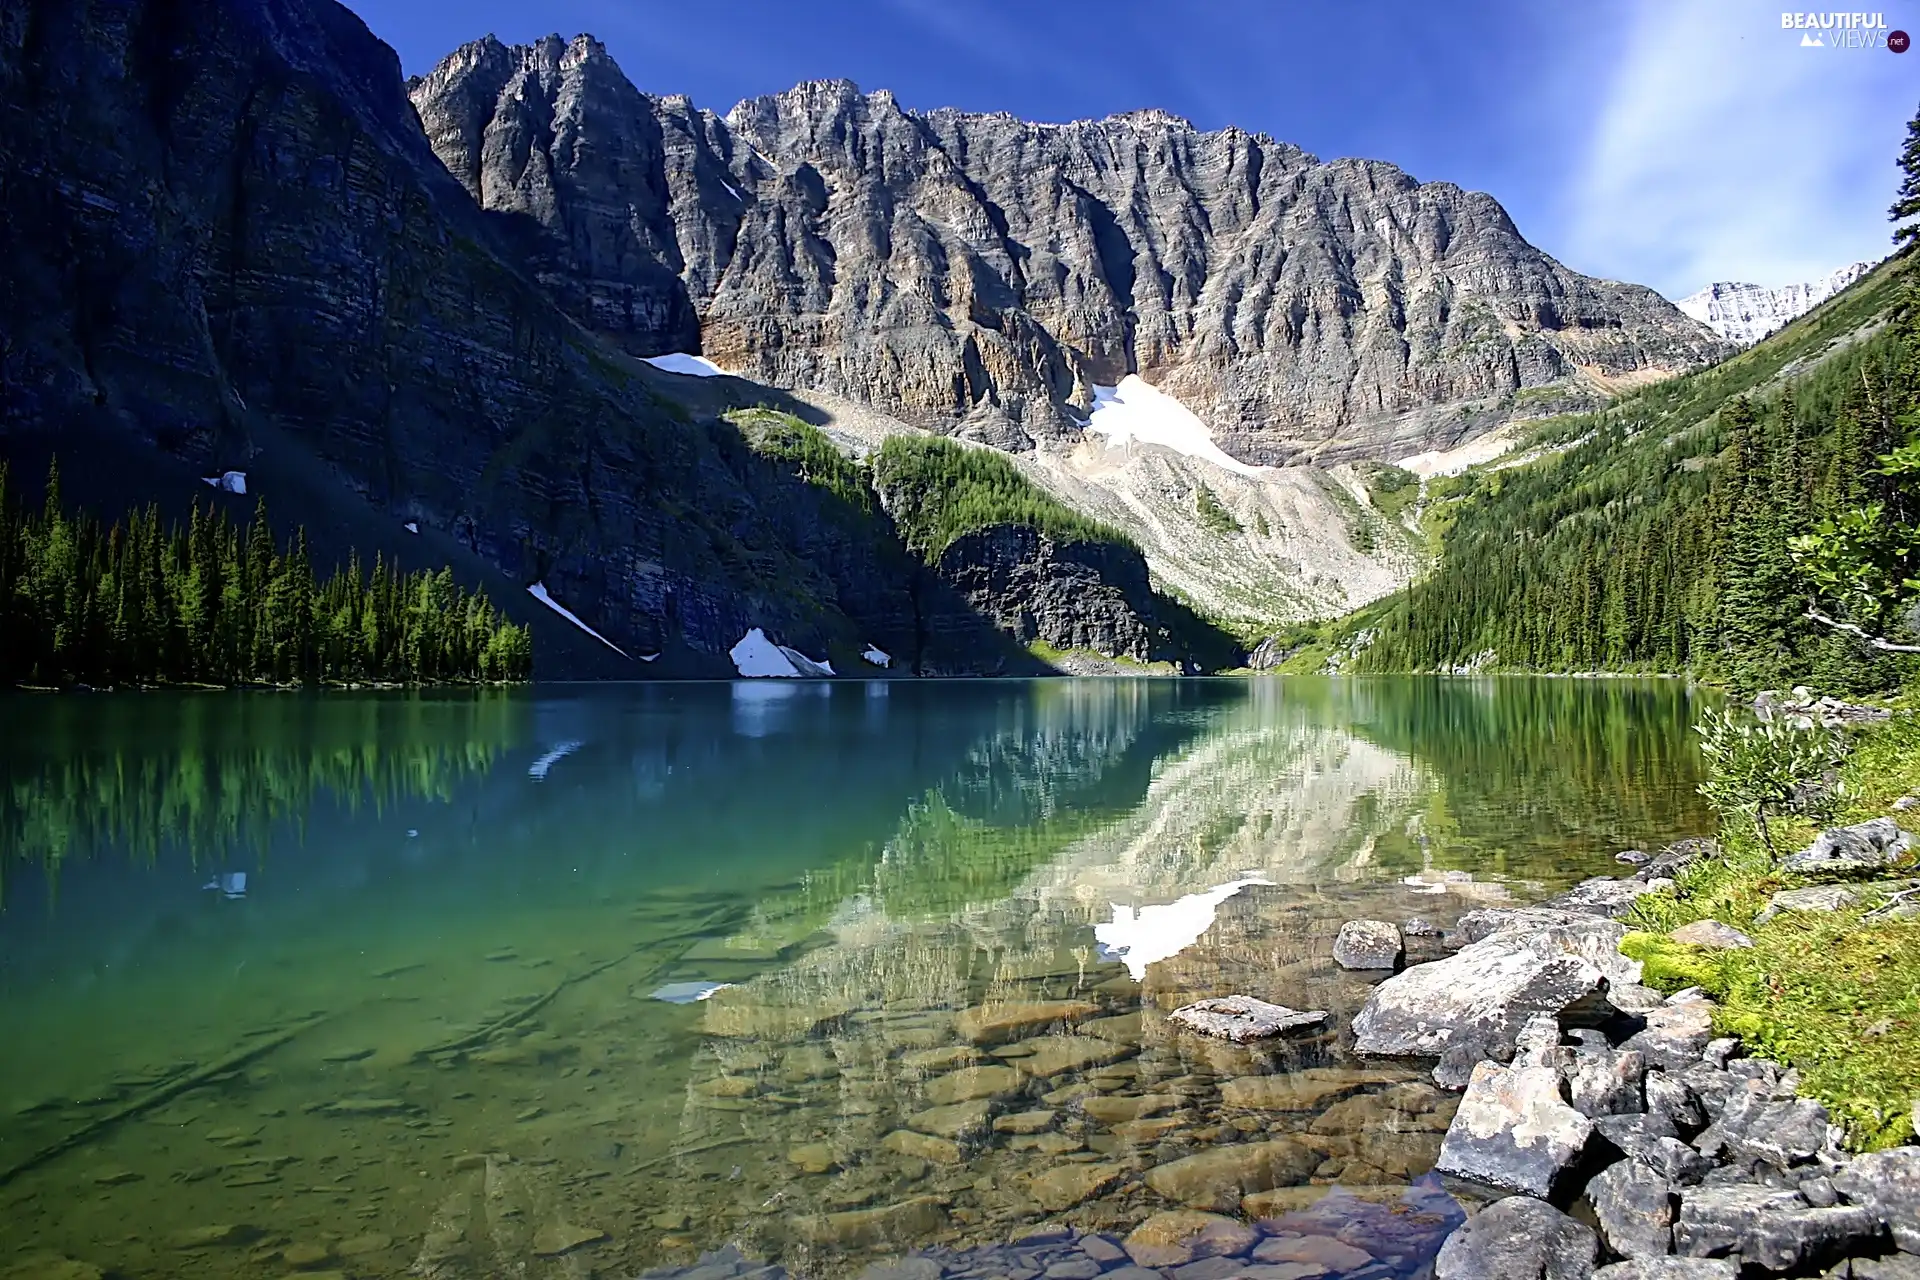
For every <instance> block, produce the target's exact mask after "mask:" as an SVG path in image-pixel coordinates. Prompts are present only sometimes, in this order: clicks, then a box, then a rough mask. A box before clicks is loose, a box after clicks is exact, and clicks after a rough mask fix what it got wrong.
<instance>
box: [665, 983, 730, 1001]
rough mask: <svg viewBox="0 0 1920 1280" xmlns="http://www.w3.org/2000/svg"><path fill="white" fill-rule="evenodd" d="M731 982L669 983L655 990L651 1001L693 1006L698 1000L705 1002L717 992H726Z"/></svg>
mask: <svg viewBox="0 0 1920 1280" xmlns="http://www.w3.org/2000/svg"><path fill="white" fill-rule="evenodd" d="M732 985H733V984H732V983H731V982H669V983H667V984H666V985H665V986H662V987H656V988H654V990H653V992H652V994H651V995H649V996H648V997H647V998H648V999H650V1000H665V1001H666V1002H667V1003H668V1004H692V1003H693V1002H694V1001H696V1000H705V999H708V998H709V997H711V996H712V995H713V993H714V992H716V991H725V990H726V989H727V988H728V987H731V986H732Z"/></svg>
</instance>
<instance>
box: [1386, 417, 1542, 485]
mask: <svg viewBox="0 0 1920 1280" xmlns="http://www.w3.org/2000/svg"><path fill="white" fill-rule="evenodd" d="M1514 443H1515V441H1514V434H1513V431H1512V429H1511V425H1506V426H1500V427H1496V428H1494V429H1493V430H1492V431H1489V432H1488V433H1487V434H1486V435H1483V436H1479V437H1476V438H1475V439H1472V440H1469V441H1467V442H1466V443H1465V444H1463V445H1458V446H1456V447H1454V448H1452V449H1430V450H1428V451H1427V452H1425V453H1416V454H1414V455H1413V456H1412V457H1408V458H1402V459H1400V460H1399V461H1398V462H1396V463H1394V465H1395V466H1397V467H1403V468H1405V469H1406V470H1408V471H1411V472H1413V474H1415V475H1417V476H1419V477H1420V478H1421V479H1422V480H1431V479H1433V478H1434V477H1435V476H1457V475H1459V474H1460V473H1461V472H1462V471H1465V470H1466V469H1467V468H1469V467H1477V466H1480V465H1481V464H1482V463H1487V462H1492V461H1493V460H1494V459H1495V458H1498V457H1500V456H1501V455H1502V454H1504V453H1506V452H1507V451H1508V450H1510V449H1512V448H1513V446H1514Z"/></svg>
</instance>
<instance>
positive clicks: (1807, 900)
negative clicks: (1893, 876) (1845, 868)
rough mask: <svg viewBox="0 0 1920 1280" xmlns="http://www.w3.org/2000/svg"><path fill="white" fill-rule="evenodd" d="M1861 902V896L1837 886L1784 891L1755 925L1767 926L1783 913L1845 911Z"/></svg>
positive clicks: (1759, 917)
mask: <svg viewBox="0 0 1920 1280" xmlns="http://www.w3.org/2000/svg"><path fill="white" fill-rule="evenodd" d="M1859 901H1860V895H1859V894H1857V893H1855V892H1854V891H1853V890H1851V889H1847V888H1843V887H1841V886H1840V885H1837V884H1816V885H1809V886H1807V887H1806V888H1804V889H1782V890H1781V891H1780V892H1779V893H1776V894H1774V895H1773V897H1772V898H1770V899H1769V900H1768V901H1767V905H1766V906H1764V907H1762V908H1761V909H1760V914H1759V915H1756V916H1755V917H1754V918H1753V922H1754V923H1755V924H1765V923H1766V922H1767V921H1769V920H1771V919H1773V918H1774V917H1775V916H1777V915H1779V914H1780V913H1781V912H1783V911H1845V910H1846V909H1847V908H1848V907H1851V906H1853V905H1854V904H1855V903H1857V902H1859Z"/></svg>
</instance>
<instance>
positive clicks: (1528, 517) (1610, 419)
mask: <svg viewBox="0 0 1920 1280" xmlns="http://www.w3.org/2000/svg"><path fill="white" fill-rule="evenodd" d="M1915 262H1916V259H1915V257H1914V256H1913V255H1911V254H1905V255H1902V256H1900V257H1898V258H1895V259H1893V260H1890V261H1889V262H1888V263H1886V264H1884V265H1883V266H1881V267H1880V268H1879V269H1878V270H1876V271H1874V272H1872V273H1870V274H1869V275H1867V276H1866V277H1864V278H1863V279H1862V280H1860V281H1859V282H1858V283H1857V284H1856V285H1854V286H1853V287H1852V288H1850V289H1848V290H1847V291H1845V292H1844V293H1842V294H1840V295H1839V296H1837V297H1835V298H1834V299H1832V300H1830V301H1829V302H1828V303H1826V304H1824V305H1823V306H1821V307H1819V308H1817V309H1816V310H1815V311H1813V312H1811V313H1809V314H1808V315H1807V316H1804V317H1802V318H1801V319H1800V320H1798V321H1796V322H1794V323H1793V324H1791V325H1789V326H1787V327H1786V328H1785V329H1783V330H1782V331H1781V332H1779V333H1777V334H1774V335H1772V336H1771V337H1769V338H1767V339H1766V340H1765V341H1763V342H1761V343H1759V344H1757V345H1756V346H1754V347H1753V348H1751V349H1750V350H1748V351H1745V352H1743V353H1741V354H1740V355H1738V356H1735V357H1733V358H1732V359H1730V360H1727V361H1725V362H1724V363H1722V364H1720V365H1717V366H1715V367H1713V368H1711V369H1707V370H1703V371H1701V372H1699V373H1695V374H1691V375H1688V376H1685V377H1681V378H1676V379H1673V380H1671V381H1669V382H1665V383H1662V384H1659V385H1658V386H1654V387H1650V388H1648V389H1646V390H1644V391H1641V392H1639V393H1637V394H1635V395H1632V396H1629V397H1626V398H1623V399H1622V400H1620V401H1618V402H1616V403H1615V404H1613V405H1611V406H1609V407H1608V408H1606V409H1605V410H1602V411H1599V412H1596V413H1589V414H1578V415H1569V416H1565V417H1561V418H1555V419H1552V420H1550V421H1548V422H1546V423H1544V424H1542V426H1541V427H1540V428H1539V429H1538V430H1537V431H1536V432H1535V433H1534V436H1533V438H1532V439H1530V440H1528V441H1527V442H1525V443H1524V444H1523V446H1522V447H1521V449H1520V450H1518V451H1516V453H1515V454H1514V455H1511V456H1512V457H1516V458H1524V457H1527V456H1528V455H1529V454H1537V455H1538V456H1537V457H1535V458H1534V460H1532V461H1528V462H1524V463H1521V464H1519V465H1514V464H1513V463H1511V462H1509V463H1508V465H1505V466H1502V465H1500V464H1498V463H1495V464H1492V465H1490V466H1488V467H1485V468H1482V469H1478V470H1476V471H1471V472H1468V473H1467V474H1466V475H1464V476H1461V477H1457V478H1454V479H1452V480H1449V481H1447V482H1446V483H1445V484H1444V485H1434V486H1430V487H1429V496H1428V501H1429V510H1428V513H1427V519H1428V521H1429V524H1430V526H1431V527H1434V528H1439V529H1442V530H1444V532H1443V533H1442V534H1441V535H1440V554H1439V556H1438V558H1437V561H1436V563H1435V566H1434V568H1433V570H1432V572H1431V573H1430V574H1429V575H1428V576H1427V577H1425V578H1424V579H1422V580H1421V581H1420V582H1418V583H1416V584H1415V585H1414V586H1412V587H1411V588H1409V589H1408V590H1406V591H1404V592H1402V593H1400V594H1399V595H1397V596H1395V597H1392V598H1391V599H1390V600H1389V601H1387V602H1385V603H1383V604H1376V605H1374V606H1372V607H1370V608H1369V609H1367V610H1365V611H1364V616H1360V615H1356V616H1355V617H1354V618H1352V619H1350V620H1348V621H1347V622H1346V623H1345V624H1344V626H1343V627H1342V628H1341V629H1340V632H1341V634H1342V636H1343V638H1344V637H1351V636H1354V635H1358V634H1360V633H1361V632H1363V631H1364V630H1369V629H1370V630H1372V632H1373V637H1372V642H1371V644H1368V645H1366V646H1365V647H1363V648H1362V649H1361V650H1360V652H1359V653H1358V655H1357V656H1356V658H1355V659H1354V662H1353V665H1354V666H1355V667H1356V668H1357V669H1360V670H1368V671H1402V670H1431V669H1435V668H1444V667H1453V666H1461V665H1471V666H1475V667H1480V668H1495V669H1530V670H1546V671H1594V670H1605V671H1672V672H1679V671H1689V672H1693V673H1696V674H1699V675H1703V676H1707V677H1710V678H1715V679H1721V680H1726V681H1729V682H1731V683H1734V684H1738V685H1743V686H1748V687H1762V686H1767V685H1770V684H1776V683H1779V682H1781V681H1783V680H1788V679H1791V678H1794V677H1796V676H1802V675H1805V674H1806V673H1809V672H1811V673H1812V674H1813V675H1815V676H1816V677H1817V678H1818V679H1820V681H1821V682H1822V683H1823V684H1825V685H1828V686H1830V687H1833V688H1840V689H1861V688H1869V687H1881V686H1884V685H1886V684H1887V683H1888V682H1890V681H1892V680H1894V679H1896V678H1897V677H1898V674H1899V668H1900V664H1901V663H1902V662H1904V661H1906V660H1905V659H1899V658H1896V657H1894V656H1892V655H1888V654H1884V653H1878V652H1875V651H1872V650H1869V649H1867V648H1866V647H1865V646H1863V645H1862V644H1860V643H1859V642H1858V641H1857V640H1855V639H1853V638H1851V637H1848V636H1845V635H1842V634H1840V633H1838V632H1836V631H1834V630H1831V629H1829V628H1826V627H1824V626H1821V625H1819V624H1816V623H1814V622H1811V621H1809V620H1807V619H1806V618H1805V617H1804V612H1805V610H1806V609H1807V607H1808V606H1809V603H1810V602H1811V594H1810V588H1808V586H1807V585H1806V578H1805V575H1804V574H1803V573H1802V572H1801V570H1800V569H1799V568H1798V567H1797V566H1796V563H1795V561H1794V558H1793V554H1792V550H1791V541H1792V539H1794V538H1796V537H1800V536H1803V535H1806V534H1808V533H1810V532H1812V531H1814V530H1815V529H1816V528H1817V527H1818V526H1819V522H1820V521H1821V520H1822V519H1824V518H1827V517H1830V516H1836V515H1838V514H1840V513H1842V512H1846V511H1852V510H1857V509H1859V508H1861V507H1863V506H1865V505H1866V504H1870V503H1875V502H1878V503H1881V504H1882V510H1883V511H1884V512H1885V513H1886V514H1887V515H1889V516H1892V515H1896V514H1899V513H1901V512H1902V511H1904V510H1905V508H1906V507H1907V506H1908V505H1911V503H1912V498H1911V496H1910V490H1911V489H1912V487H1913V486H1912V485H1911V483H1905V484H1903V482H1902V477H1900V476H1893V475H1886V474H1882V472H1881V469H1880V466H1879V459H1880V458H1881V456H1882V455H1883V454H1886V453H1888V452H1890V451H1891V450H1893V449H1895V448H1896V447H1898V446H1899V445H1900V443H1901V442H1902V441H1904V440H1905V439H1906V438H1907V437H1908V436H1909V435H1910V434H1911V432H1912V429H1913V427H1914V424H1915V414H1916V411H1917V410H1920V388H1917V387H1916V384H1917V383H1920V378H1917V377H1916V370H1920V316H1916V315H1915V314H1914V312H1913V310H1912V309H1911V308H1909V307H1908V306H1907V299H1909V298H1910V297H1912V296H1914V292H1915V287H1916V280H1917V279H1920V277H1917V276H1916V268H1915ZM1875 621H1876V622H1879V621H1882V620H1879V619H1876V620H1875Z"/></svg>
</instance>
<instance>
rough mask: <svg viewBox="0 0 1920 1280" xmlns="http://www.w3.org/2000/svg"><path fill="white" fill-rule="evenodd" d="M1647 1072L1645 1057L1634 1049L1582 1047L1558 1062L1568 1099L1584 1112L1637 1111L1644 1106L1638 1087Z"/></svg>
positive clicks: (1628, 1112)
mask: <svg viewBox="0 0 1920 1280" xmlns="http://www.w3.org/2000/svg"><path fill="white" fill-rule="evenodd" d="M1646 1074H1647V1060H1646V1058H1645V1057H1644V1056H1643V1055H1641V1053H1640V1052H1639V1051H1638V1050H1634V1049H1618V1050H1615V1049H1606V1048H1600V1047H1583V1048H1581V1049H1578V1050H1575V1051H1574V1052H1572V1053H1570V1054H1567V1055H1566V1056H1565V1058H1564V1059H1563V1060H1562V1061H1561V1063H1560V1075H1561V1077H1562V1078H1563V1079H1564V1080H1565V1081H1566V1082H1567V1101H1568V1102H1570V1103H1572V1104H1573V1109H1574V1110H1575V1111H1578V1112H1579V1113H1580V1114H1581V1115H1583V1116H1616V1115H1637V1114H1639V1113H1640V1112H1642V1111H1644V1110H1646V1107H1645V1105H1644V1102H1643V1094H1642V1090H1641V1082H1642V1081H1643V1080H1644V1079H1645V1078H1646Z"/></svg>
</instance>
